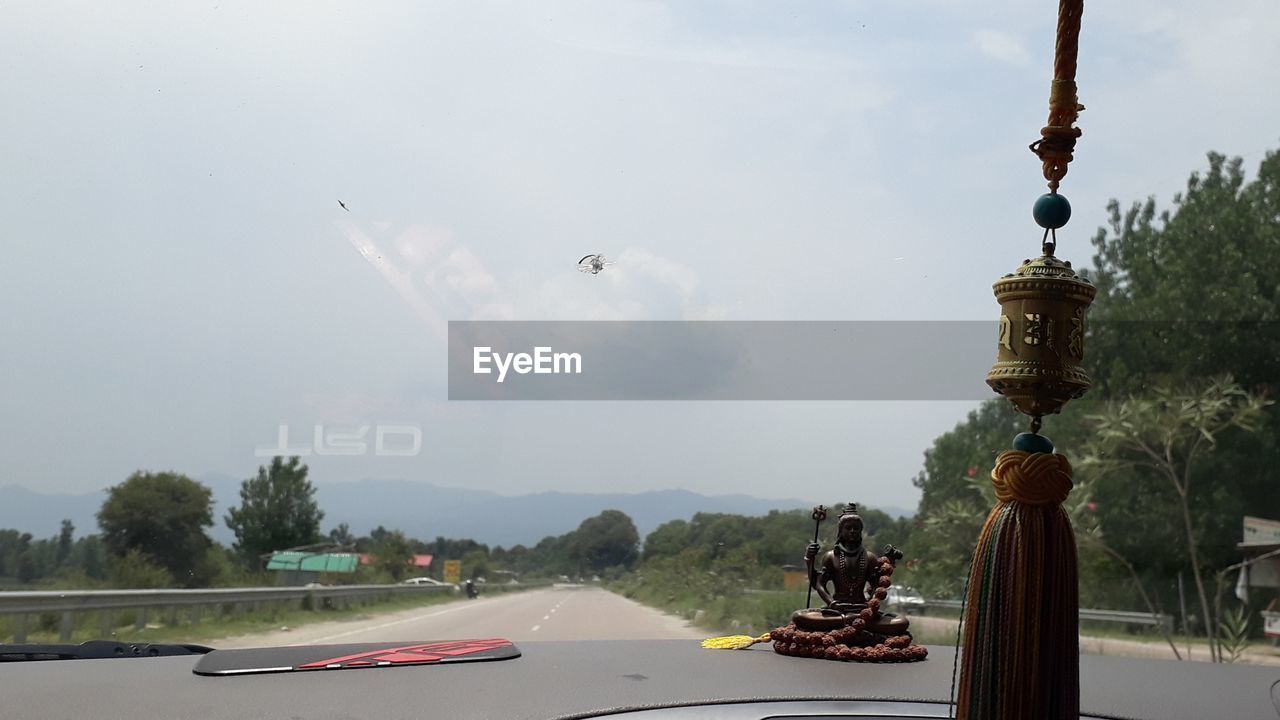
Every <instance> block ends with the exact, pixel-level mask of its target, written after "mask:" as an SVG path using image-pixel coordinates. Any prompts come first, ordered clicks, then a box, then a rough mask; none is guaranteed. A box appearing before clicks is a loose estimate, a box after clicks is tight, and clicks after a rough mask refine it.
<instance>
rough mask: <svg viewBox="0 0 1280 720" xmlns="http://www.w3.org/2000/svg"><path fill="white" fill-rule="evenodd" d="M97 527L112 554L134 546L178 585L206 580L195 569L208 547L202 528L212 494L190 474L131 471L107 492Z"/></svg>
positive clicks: (209, 515) (210, 519) (118, 555)
mask: <svg viewBox="0 0 1280 720" xmlns="http://www.w3.org/2000/svg"><path fill="white" fill-rule="evenodd" d="M98 525H99V526H100V527H101V528H102V542H103V543H104V544H105V545H106V547H107V549H108V550H109V551H110V552H111V554H112V555H113V556H114V557H116V558H123V557H124V556H125V555H127V554H128V553H129V551H131V550H136V551H138V552H139V553H141V554H142V555H143V556H145V557H146V558H147V560H148V561H149V562H152V563H154V564H156V565H158V566H159V567H162V568H164V569H165V570H167V571H168V572H169V575H170V577H171V578H172V579H173V581H174V582H175V583H176V584H178V585H182V586H186V587H199V586H201V585H203V584H205V583H207V582H208V580H209V578H208V577H205V576H203V575H202V574H198V573H197V569H199V568H200V566H201V565H202V563H203V560H204V556H205V554H206V553H207V552H208V551H209V547H210V546H211V545H212V541H211V540H210V539H209V536H208V535H206V534H205V529H206V528H208V527H210V526H212V525H213V495H212V493H211V492H210V491H209V488H207V487H205V486H204V485H201V484H200V483H198V482H196V481H194V480H192V479H191V478H188V477H187V476H185V475H179V474H177V473H172V472H162V473H148V472H141V471H139V472H136V473H134V474H133V475H130V476H129V478H128V479H127V480H125V481H124V482H123V483H121V484H119V485H116V486H114V487H111V488H109V489H108V490H107V499H106V500H105V501H104V502H103V503H102V508H101V509H100V510H99V511H98Z"/></svg>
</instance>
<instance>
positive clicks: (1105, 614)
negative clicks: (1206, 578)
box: [924, 600, 1173, 627]
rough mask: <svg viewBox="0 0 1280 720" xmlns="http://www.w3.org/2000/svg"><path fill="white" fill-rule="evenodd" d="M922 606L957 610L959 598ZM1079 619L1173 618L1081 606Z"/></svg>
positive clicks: (1146, 621) (1147, 621) (1140, 621)
mask: <svg viewBox="0 0 1280 720" xmlns="http://www.w3.org/2000/svg"><path fill="white" fill-rule="evenodd" d="M924 607H926V608H929V607H936V608H947V609H949V610H959V609H960V601H959V600H925V601H924ZM1080 619H1081V620H1090V621H1094V622H1114V623H1122V624H1125V625H1150V626H1152V627H1159V626H1161V625H1168V624H1169V623H1170V622H1172V621H1173V619H1172V618H1171V617H1170V616H1168V615H1160V614H1152V613H1144V612H1128V611H1125V610H1092V609H1086V608H1081V609H1080Z"/></svg>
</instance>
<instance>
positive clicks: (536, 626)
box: [529, 625, 542, 632]
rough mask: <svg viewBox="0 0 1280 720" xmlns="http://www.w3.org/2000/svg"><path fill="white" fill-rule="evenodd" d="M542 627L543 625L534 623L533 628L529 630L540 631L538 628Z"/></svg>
mask: <svg viewBox="0 0 1280 720" xmlns="http://www.w3.org/2000/svg"><path fill="white" fill-rule="evenodd" d="M540 627H542V626H541V625H534V626H533V627H532V628H529V632H538V628H540Z"/></svg>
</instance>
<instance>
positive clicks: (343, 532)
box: [329, 523, 356, 548]
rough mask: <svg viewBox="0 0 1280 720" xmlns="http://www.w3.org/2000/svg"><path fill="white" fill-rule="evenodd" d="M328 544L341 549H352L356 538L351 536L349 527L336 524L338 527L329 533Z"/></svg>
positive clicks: (344, 524)
mask: <svg viewBox="0 0 1280 720" xmlns="http://www.w3.org/2000/svg"><path fill="white" fill-rule="evenodd" d="M329 542H331V543H333V544H334V545H339V546H341V547H344V548H345V547H352V546H354V545H355V544H356V536H355V535H352V534H351V526H350V525H348V524H346V523H338V527H336V528H334V529H332V530H330V531H329Z"/></svg>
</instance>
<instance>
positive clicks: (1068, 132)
mask: <svg viewBox="0 0 1280 720" xmlns="http://www.w3.org/2000/svg"><path fill="white" fill-rule="evenodd" d="M1083 14H1084V0H1059V3H1058V27H1057V43H1056V45H1055V48H1054V53H1053V84H1052V85H1051V87H1050V89H1049V122H1048V123H1047V124H1046V125H1045V126H1044V127H1043V128H1041V129H1040V139H1039V140H1037V141H1035V142H1034V143H1032V144H1031V151H1032V152H1034V153H1035V154H1036V155H1037V156H1039V158H1040V162H1041V165H1042V166H1043V170H1044V179H1045V180H1048V181H1049V190H1050V191H1052V192H1057V190H1058V184H1059V183H1060V182H1061V181H1062V179H1063V178H1064V177H1066V176H1067V165H1068V164H1069V163H1070V162H1071V160H1072V153H1073V152H1074V151H1075V147H1076V139H1077V138H1079V137H1080V128H1077V127H1075V122H1076V118H1077V117H1079V114H1080V111H1081V110H1084V106H1083V105H1081V104H1080V101H1079V98H1078V97H1077V95H1076V58H1077V56H1078V55H1079V52H1080V17H1081V15H1083Z"/></svg>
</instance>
